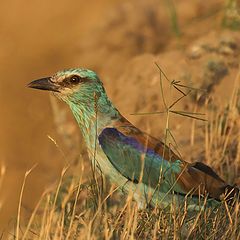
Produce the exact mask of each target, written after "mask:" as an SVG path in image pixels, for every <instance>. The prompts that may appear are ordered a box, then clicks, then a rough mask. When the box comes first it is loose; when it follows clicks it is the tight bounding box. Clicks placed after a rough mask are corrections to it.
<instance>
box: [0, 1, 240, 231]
mask: <svg viewBox="0 0 240 240" xmlns="http://www.w3.org/2000/svg"><path fill="white" fill-rule="evenodd" d="M234 3H235V4H237V1H223V0H212V1H209V2H208V4H205V3H203V2H202V1H200V0H194V1H190V0H188V1H184V0H179V1H176V2H175V3H174V2H173V1H157V0H150V1H149V0H148V1H146V0H140V1H139V0H133V1H117V0H116V1H110V0H104V1H101V3H100V2H99V1H95V0H89V1H88V2H87V3H86V2H85V1H72V3H71V4H68V5H66V3H65V2H64V1H51V3H48V2H45V1H42V2H41V3H40V2H39V3H32V2H31V3H30V2H29V3H21V4H20V3H18V2H17V1H14V0H13V1H11V2H9V1H5V2H4V3H3V5H2V9H3V14H2V15H1V16H0V19H1V21H0V22H1V23H0V24H1V28H0V29H1V30H0V34H1V46H2V50H1V53H0V63H1V64H0V69H1V81H0V108H1V110H2V111H1V112H2V114H1V118H0V124H1V128H0V135H1V138H0V154H1V157H0V163H1V164H2V166H3V167H2V171H1V175H0V191H1V195H0V196H1V197H0V208H1V215H0V226H1V228H0V229H1V230H2V231H4V234H6V232H8V231H9V229H11V228H12V227H13V226H14V224H15V220H16V215H17V206H18V202H19V196H20V189H21V186H22V183H23V178H24V174H25V172H26V171H27V170H28V169H30V168H31V167H32V166H34V165H35V164H37V166H36V167H35V169H34V170H33V171H32V172H31V174H30V175H29V176H28V178H27V181H26V187H25V190H24V194H23V203H22V206H23V209H22V212H23V215H22V218H23V219H27V217H28V216H29V212H31V210H32V209H33V208H34V207H35V205H36V203H37V202H38V200H39V198H40V196H41V194H42V192H43V191H44V190H45V189H48V188H49V186H54V184H55V183H56V181H58V179H59V177H60V174H61V171H62V168H63V167H64V166H66V165H68V164H70V166H71V167H70V169H71V168H72V167H73V168H74V166H78V160H79V152H81V154H82V157H81V158H80V159H84V163H85V170H84V171H83V172H82V173H81V174H82V176H83V179H84V180H86V181H88V180H89V179H88V178H87V177H86V176H88V175H89V172H88V169H89V164H88V161H87V157H86V153H85V148H84V143H83V142H82V139H81V136H80V133H79V131H78V128H77V125H76V123H75V121H74V119H73V117H72V116H71V113H70V111H69V110H68V109H67V107H66V106H65V105H64V104H61V103H59V102H58V101H57V100H56V99H54V98H52V96H50V97H49V95H47V94H46V93H40V92H35V91H32V90H29V89H27V88H26V87H25V86H26V84H27V83H28V82H30V81H31V80H33V79H37V78H41V77H44V76H48V75H51V74H53V73H54V72H55V71H57V70H60V69H64V68H69V67H77V66H80V67H87V68H91V69H93V70H95V71H97V72H98V74H99V76H100V78H101V79H102V81H103V83H104V86H105V88H106V90H107V93H108V95H109V96H110V98H111V99H112V101H113V102H114V104H115V105H116V106H117V107H118V109H119V110H120V112H122V113H123V114H124V115H125V116H126V117H127V118H128V119H129V120H130V121H131V122H132V123H134V124H135V125H136V126H138V127H139V128H140V129H142V130H144V131H147V132H150V133H151V134H152V135H154V136H155V137H158V138H159V139H163V138H164V135H165V129H166V114H154V115H152V114H147V115H136V113H146V112H148V113H150V112H157V111H163V110H164V105H163V101H162V97H161V91H160V84H159V82H160V79H159V69H158V67H157V65H158V66H160V68H161V69H162V71H163V72H164V73H165V74H166V75H167V77H168V79H169V80H170V81H172V80H176V81H181V84H183V85H187V86H189V87H191V88H197V89H200V90H198V91H195V90H192V91H191V93H189V95H188V96H187V97H185V98H183V99H182V100H181V101H180V102H178V103H177V104H176V105H175V106H174V108H173V109H174V110H176V111H185V112H200V113H205V115H204V116H203V118H204V119H207V120H208V122H207V123H206V122H205V121H201V120H198V121H197V120H194V119H192V118H188V117H183V116H181V115H179V114H173V113H172V114H171V115H170V125H169V128H170V130H171V132H172V134H173V136H174V138H175V140H176V143H177V150H178V151H179V152H180V153H181V155H182V157H183V158H184V159H186V160H187V161H189V162H191V161H203V162H205V163H207V164H209V165H211V166H212V167H213V168H214V169H215V170H216V171H217V172H218V173H219V174H220V175H221V176H222V177H223V178H225V179H226V180H227V181H228V182H229V183H231V184H234V183H236V184H240V169H239V163H240V150H239V149H240V147H239V128H240V122H239V119H240V118H239V112H240V110H239V108H240V106H239V93H238V92H237V91H238V89H239V58H240V33H239V15H238V14H237V13H236V11H235V10H236V9H237V8H236V7H235V6H234ZM19 10H20V11H19ZM156 63H157V65H156ZM163 82H164V88H163V89H164V95H165V97H166V98H167V100H168V103H169V104H171V103H172V102H174V100H176V99H177V98H178V97H180V96H181V93H179V92H178V91H177V90H176V89H174V88H173V85H171V84H169V83H168V81H167V80H166V79H164V78H163ZM170 86H172V87H170ZM181 89H182V90H184V92H188V90H189V88H181ZM201 89H204V90H205V91H202V90H201ZM201 117H202V116H201ZM48 136H49V137H48ZM51 139H54V141H52V140H51ZM169 140H171V141H173V140H172V139H171V138H170V139H169ZM219 149H221V151H220V150H219ZM70 172H71V170H70ZM75 172H78V169H77V170H76V171H75ZM79 172H80V170H79ZM1 176H2V177H1ZM85 197H86V196H85V195H84V196H83V198H85Z"/></svg>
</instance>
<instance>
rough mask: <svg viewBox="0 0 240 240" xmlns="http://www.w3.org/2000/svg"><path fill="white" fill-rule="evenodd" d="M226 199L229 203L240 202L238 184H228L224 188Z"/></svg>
mask: <svg viewBox="0 0 240 240" xmlns="http://www.w3.org/2000/svg"><path fill="white" fill-rule="evenodd" d="M223 193H224V200H225V201H226V202H227V203H228V204H229V205H235V204H236V203H240V189H239V188H238V187H237V186H231V185H226V186H225V187H224V189H223Z"/></svg>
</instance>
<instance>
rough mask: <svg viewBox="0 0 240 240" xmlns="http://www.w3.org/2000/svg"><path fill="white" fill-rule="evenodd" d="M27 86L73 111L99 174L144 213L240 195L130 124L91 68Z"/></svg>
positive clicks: (207, 169) (202, 166)
mask: <svg viewBox="0 0 240 240" xmlns="http://www.w3.org/2000/svg"><path fill="white" fill-rule="evenodd" d="M28 87H30V88H34V89H39V90H46V91H51V92H52V93H53V94H54V95H55V96H56V97H57V98H59V99H60V100H62V101H64V102H65V103H67V105H68V106H69V107H70V109H71V111H72V113H73V115H74V117H75V119H76V121H77V123H78V126H79V128H80V131H81V133H82V136H83V139H84V140H85V143H86V148H87V152H88V155H89V159H91V161H92V164H94V166H95V167H96V169H97V171H98V172H99V173H101V174H102V175H103V176H105V177H106V178H107V179H109V180H110V182H112V183H113V184H115V185H116V186H118V188H119V190H120V191H122V192H123V193H124V194H130V193H131V194H132V196H133V198H134V200H135V201H136V202H137V204H138V206H139V207H140V208H144V207H145V206H149V205H150V206H160V207H161V208H165V207H168V206H170V205H171V204H172V203H173V202H174V203H176V204H177V206H180V205H181V204H182V203H184V202H186V201H187V203H188V206H189V208H195V207H197V206H199V204H200V203H201V201H202V200H201V201H200V200H199V199H203V197H204V196H205V199H207V202H208V205H209V206H215V205H216V204H219V203H221V202H222V201H223V200H226V202H227V203H228V204H232V202H233V201H235V199H236V198H237V197H238V196H239V188H238V187H236V186H231V185H230V184H228V183H226V182H225V181H224V180H223V179H222V178H221V177H220V176H219V175H218V174H217V173H216V172H215V171H214V170H213V169H212V168H211V167H209V166H208V165H205V164H204V163H202V162H198V161H197V162H193V163H189V162H187V161H184V160H183V159H182V158H181V157H179V156H178V155H177V154H176V153H175V152H174V151H173V150H172V149H171V148H170V147H169V146H167V145H166V144H165V143H164V142H162V141H160V140H159V139H157V138H155V137H153V136H151V135H149V134H148V133H145V132H144V131H141V130H140V129H138V128H137V127H135V126H134V125H133V124H132V123H130V122H129V121H128V120H127V119H126V118H125V117H124V116H123V115H122V114H121V113H120V112H119V111H118V109H117V108H116V107H115V106H114V105H113V103H112V102H111V100H110V99H109V98H108V96H107V94H106V91H105V88H104V86H103V83H102V81H101V80H100V78H99V77H98V75H97V74H96V73H95V72H94V71H92V70H89V69H84V68H72V69H66V70H62V71H58V72H57V73H55V74H54V75H52V76H50V77H44V78H41V79H38V80H34V81H32V82H30V83H29V84H28Z"/></svg>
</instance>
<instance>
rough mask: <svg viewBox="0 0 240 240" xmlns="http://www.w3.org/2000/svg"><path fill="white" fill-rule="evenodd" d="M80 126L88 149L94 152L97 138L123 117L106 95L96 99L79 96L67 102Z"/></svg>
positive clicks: (103, 94)
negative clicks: (105, 128)
mask: <svg viewBox="0 0 240 240" xmlns="http://www.w3.org/2000/svg"><path fill="white" fill-rule="evenodd" d="M67 103H68V104H69V106H70V108H71V110H72V112H73V115H74V117H75V119H76V121H77V123H78V125H79V128H80V130H81V132H82V135H83V137H84V140H85V142H86V145H87V147H88V148H89V149H90V150H92V149H93V148H95V145H96V138H97V137H98V135H99V134H100V133H101V131H102V130H103V129H104V127H106V126H108V125H109V124H110V123H111V122H112V120H113V119H114V120H115V119H118V118H120V117H121V114H120V113H119V112H118V110H117V109H116V108H115V107H114V106H113V104H112V103H111V101H110V100H109V99H108V97H107V95H106V94H105V93H101V94H100V95H98V97H96V95H94V96H93V97H89V96H88V97H87V96H86V95H85V96H82V97H81V96H78V97H77V98H75V99H74V100H73V99H72V100H71V101H68V102H67Z"/></svg>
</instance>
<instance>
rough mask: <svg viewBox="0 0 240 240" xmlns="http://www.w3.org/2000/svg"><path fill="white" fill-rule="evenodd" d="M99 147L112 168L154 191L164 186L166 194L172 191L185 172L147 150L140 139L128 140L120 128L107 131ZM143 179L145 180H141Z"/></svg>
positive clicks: (151, 150)
mask: <svg viewBox="0 0 240 240" xmlns="http://www.w3.org/2000/svg"><path fill="white" fill-rule="evenodd" d="M98 141H99V144H100V146H101V148H102V149H103V151H104V153H105V154H106V156H107V158H108V159H109V161H110V162H111V163H112V165H113V166H114V167H115V168H116V169H117V170H118V171H119V172H120V174H122V175H123V176H125V177H126V178H127V179H129V180H132V181H134V182H139V181H140V180H141V181H142V182H143V183H145V184H147V185H150V186H152V187H156V186H157V185H158V184H159V181H160V180H161V179H163V178H164V183H163V184H161V190H162V191H168V190H169V188H170V187H171V186H172V184H173V182H174V181H175V180H176V179H175V174H174V172H180V171H181V168H180V166H179V164H178V162H177V161H176V162H175V163H172V162H169V161H166V160H164V159H163V158H162V157H161V156H160V155H159V154H157V153H156V152H154V150H153V149H151V148H148V147H146V146H144V145H143V144H142V143H140V142H139V141H137V139H136V138H134V137H131V136H126V135H124V134H123V133H122V132H120V131H118V129H116V128H105V129H104V130H103V131H102V132H101V134H100V135H99V137H98ZM141 176H142V178H141Z"/></svg>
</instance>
